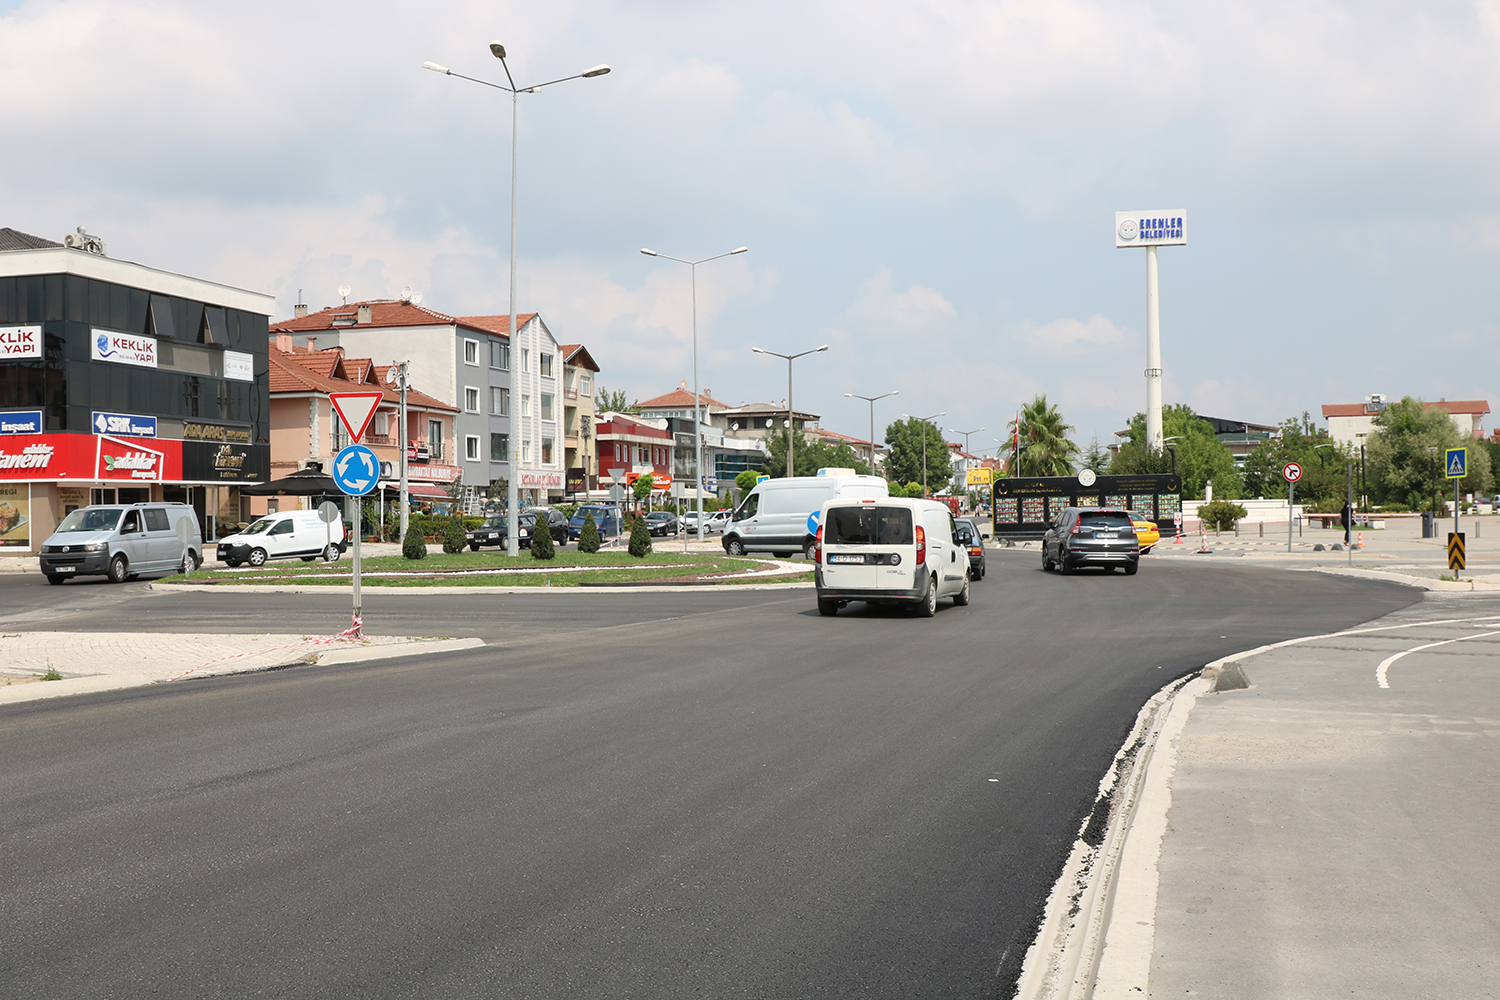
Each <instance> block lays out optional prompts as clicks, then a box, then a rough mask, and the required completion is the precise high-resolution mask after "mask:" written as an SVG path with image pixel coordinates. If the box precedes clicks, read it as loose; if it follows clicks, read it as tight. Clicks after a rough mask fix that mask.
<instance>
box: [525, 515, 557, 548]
mask: <svg viewBox="0 0 1500 1000" xmlns="http://www.w3.org/2000/svg"><path fill="white" fill-rule="evenodd" d="M555 555H557V549H556V548H555V547H554V546H553V543H552V525H550V524H548V523H547V515H546V514H545V513H538V514H537V516H536V523H535V524H534V525H532V527H531V558H533V559H551V558H552V557H553V556H555Z"/></svg>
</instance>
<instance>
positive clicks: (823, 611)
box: [48, 577, 839, 618]
mask: <svg viewBox="0 0 1500 1000" xmlns="http://www.w3.org/2000/svg"><path fill="white" fill-rule="evenodd" d="M48 579H49V580H50V579H53V578H52V577H48ZM56 582H58V583H62V578H61V577H58V578H57V579H56ZM838 613H839V602H838V601H821V600H820V601H819V602H818V614H820V615H822V616H823V617H824V618H832V617H833V616H834V615H836V614H838Z"/></svg>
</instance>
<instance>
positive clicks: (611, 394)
mask: <svg viewBox="0 0 1500 1000" xmlns="http://www.w3.org/2000/svg"><path fill="white" fill-rule="evenodd" d="M594 402H595V406H596V407H597V408H598V411H599V412H600V413H640V412H641V401H640V400H638V399H637V400H635V401H634V402H631V403H627V402H625V390H624V389H606V388H604V386H602V385H601V386H599V392H598V395H596V396H595V397H594Z"/></svg>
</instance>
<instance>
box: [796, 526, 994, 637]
mask: <svg viewBox="0 0 1500 1000" xmlns="http://www.w3.org/2000/svg"><path fill="white" fill-rule="evenodd" d="M821 520H822V523H821V524H819V526H818V544H817V551H816V562H817V566H816V568H815V569H814V571H813V577H814V580H813V582H814V584H815V585H816V586H817V593H818V613H819V614H821V615H825V616H831V615H835V614H838V610H839V608H841V607H843V606H844V605H846V604H848V603H849V602H850V601H864V602H866V603H869V604H904V605H907V606H915V607H916V609H917V611H918V613H919V614H921V615H923V616H924V617H929V618H930V617H931V616H932V615H933V614H935V613H936V611H937V602H938V599H939V598H942V597H951V598H953V603H954V605H955V606H956V607H962V606H963V605H966V604H968V603H969V553H968V550H967V549H965V548H964V547H963V545H962V544H960V541H959V535H958V525H957V524H956V523H955V522H954V519H953V512H952V511H951V510H949V509H948V507H947V505H946V504H941V503H938V502H937V501H936V500H916V499H907V498H905V497H900V498H898V497H884V498H880V499H863V500H852V499H841V500H830V501H828V502H827V503H825V504H824V505H823V512H822V519H821Z"/></svg>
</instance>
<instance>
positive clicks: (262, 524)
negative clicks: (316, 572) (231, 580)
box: [219, 510, 345, 569]
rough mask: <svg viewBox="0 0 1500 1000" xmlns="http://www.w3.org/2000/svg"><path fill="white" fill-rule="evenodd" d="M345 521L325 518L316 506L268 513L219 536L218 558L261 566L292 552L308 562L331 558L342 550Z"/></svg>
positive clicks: (232, 562)
mask: <svg viewBox="0 0 1500 1000" xmlns="http://www.w3.org/2000/svg"><path fill="white" fill-rule="evenodd" d="M344 545H345V543H344V522H343V520H342V519H336V520H334V521H333V522H331V523H328V522H325V521H324V520H323V519H322V518H321V517H319V516H318V512H317V511H315V510H289V511H284V512H282V513H279V514H267V515H266V516H265V517H263V518H261V519H260V520H258V521H256V522H255V523H254V524H252V525H250V527H248V528H246V529H245V530H244V531H241V532H240V533H238V534H235V535H226V536H225V537H223V538H221V539H219V561H220V562H222V563H225V564H227V565H228V566H229V567H230V568H231V569H232V568H234V567H235V566H238V565H240V564H241V563H249V564H250V565H251V566H264V565H265V563H266V560H267V559H288V558H290V557H292V556H296V557H298V558H300V559H301V560H302V561H303V562H311V561H312V560H314V559H316V558H317V557H318V556H322V557H323V558H324V559H326V560H327V561H329V562H333V561H334V560H335V559H337V558H338V557H339V555H340V554H341V553H342V552H343V551H344Z"/></svg>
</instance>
